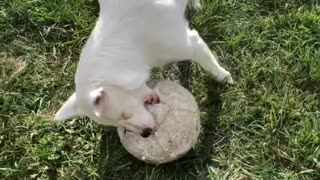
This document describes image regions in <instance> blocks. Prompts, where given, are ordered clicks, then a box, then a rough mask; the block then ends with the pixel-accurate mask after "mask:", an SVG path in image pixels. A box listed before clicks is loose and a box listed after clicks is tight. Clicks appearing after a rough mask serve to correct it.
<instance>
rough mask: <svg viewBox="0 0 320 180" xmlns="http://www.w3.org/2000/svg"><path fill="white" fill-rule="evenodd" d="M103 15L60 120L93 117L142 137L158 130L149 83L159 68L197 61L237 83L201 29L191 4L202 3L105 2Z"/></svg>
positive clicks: (161, 0) (102, 0) (193, 0)
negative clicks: (189, 14)
mask: <svg viewBox="0 0 320 180" xmlns="http://www.w3.org/2000/svg"><path fill="white" fill-rule="evenodd" d="M99 5H100V14H99V18H98V20H97V23H96V26H95V28H94V30H93V32H92V33H91V35H90V37H89V39H88V41H87V43H86V45H85V47H84V48H83V51H82V53H81V57H80V62H79V64H78V68H77V72H76V76H75V83H76V89H75V93H74V94H73V95H72V96H71V97H70V98H69V99H68V100H67V101H66V102H65V104H64V105H63V106H62V107H61V109H60V110H59V111H58V112H57V113H56V115H55V119H56V120H66V119H69V118H72V117H75V116H88V117H90V118H91V119H93V120H94V121H96V122H97V123H100V124H104V125H110V126H123V127H125V128H126V129H128V130H131V131H134V132H137V133H141V132H142V131H143V129H146V128H151V129H153V128H154V126H155V123H154V119H153V117H152V116H151V114H150V113H149V112H148V111H147V110H146V108H145V106H144V102H145V99H146V98H148V97H150V96H155V94H154V92H153V91H152V90H151V89H149V88H148V87H147V85H146V82H147V81H148V80H149V76H150V71H151V69H152V68H153V67H159V66H163V65H165V64H167V63H171V62H177V61H182V60H187V59H191V60H194V61H195V62H197V63H198V64H200V66H202V67H203V68H204V69H205V70H206V71H207V72H209V73H210V74H211V75H212V76H213V77H214V78H215V79H216V80H218V81H220V82H227V83H233V80H232V78H231V76H230V73H229V72H228V71H226V70H225V69H224V68H222V67H221V66H220V65H219V64H218V62H217V60H216V58H215V57H214V56H213V54H212V53H211V51H210V49H209V48H208V46H207V45H206V43H205V42H204V41H203V39H202V38H201V37H200V36H199V34H198V32H197V31H196V30H191V29H189V27H188V22H187V20H186V18H185V11H186V8H187V6H188V5H190V6H191V7H193V8H195V7H198V6H200V2H199V0H99Z"/></svg>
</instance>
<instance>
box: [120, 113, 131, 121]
mask: <svg viewBox="0 0 320 180" xmlns="http://www.w3.org/2000/svg"><path fill="white" fill-rule="evenodd" d="M121 116H122V118H123V119H124V120H127V119H129V118H130V117H131V115H130V114H128V113H122V114H121Z"/></svg>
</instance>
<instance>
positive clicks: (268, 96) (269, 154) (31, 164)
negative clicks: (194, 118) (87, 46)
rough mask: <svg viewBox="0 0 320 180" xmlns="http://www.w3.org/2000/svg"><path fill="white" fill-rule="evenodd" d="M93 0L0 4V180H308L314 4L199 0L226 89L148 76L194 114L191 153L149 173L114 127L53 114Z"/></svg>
mask: <svg viewBox="0 0 320 180" xmlns="http://www.w3.org/2000/svg"><path fill="white" fill-rule="evenodd" d="M97 13H98V4H97V2H96V1H92V0H87V1H82V0H50V1H48V0H6V1H0V84H1V85H0V125H1V128H0V179H210V180H220V179H221V180H222V179H290V180H291V179H319V178H320V111H319V109H320V4H319V2H318V1H316V0H277V1H273V0H251V1H244V0H212V1H209V0H206V1H203V9H202V11H201V12H198V13H195V14H192V16H191V22H192V26H193V27H196V28H197V29H198V30H199V31H200V34H201V35H202V36H203V38H204V39H205V40H206V42H208V44H209V45H210V47H211V48H212V49H213V50H214V51H215V52H216V53H217V55H218V57H219V59H220V62H221V64H223V66H224V67H226V68H227V69H228V70H230V72H231V73H232V74H233V77H234V79H235V80H236V84H235V85H234V86H222V85H219V84H218V83H216V82H215V81H214V80H212V79H211V78H209V77H208V75H207V74H206V73H205V72H204V71H203V70H202V69H201V68H200V67H199V66H198V65H196V64H194V63H188V62H186V63H180V64H174V65H170V66H167V67H165V68H164V69H161V70H158V71H157V73H156V74H155V78H170V79H172V80H175V81H178V82H181V84H182V85H184V86H185V87H186V88H188V89H189V90H190V91H191V92H192V93H193V94H194V95H195V96H196V99H197V101H198V103H199V105H200V107H201V117H202V125H203V132H202V134H201V138H200V140H201V142H200V143H199V144H198V146H197V147H196V148H195V149H194V150H192V151H190V153H188V154H187V155H186V156H185V157H184V158H182V159H180V160H178V161H176V162H173V163H170V164H166V165H159V166H151V165H146V164H144V163H143V162H140V161H138V160H136V159H135V158H133V157H132V156H131V155H129V154H128V153H127V152H126V151H125V150H124V149H123V148H122V146H121V144H120V142H119V139H118V137H117V135H116V131H115V129H114V128H106V127H101V126H98V125H96V124H94V123H93V122H91V121H90V120H88V119H87V118H82V119H80V118H79V119H74V120H71V121H68V122H66V123H56V122H53V121H51V119H52V115H53V114H54V112H55V111H56V110H57V109H58V108H59V107H60V105H61V104H62V103H63V101H64V100H66V98H67V97H68V96H69V95H70V94H71V92H72V90H73V88H74V84H73V76H74V72H75V67H76V63H77V61H78V57H79V53H80V51H81V48H82V46H83V45H84V43H85V41H86V38H87V37H88V35H89V33H90V31H91V29H92V28H93V26H94V22H95V19H96V17H97Z"/></svg>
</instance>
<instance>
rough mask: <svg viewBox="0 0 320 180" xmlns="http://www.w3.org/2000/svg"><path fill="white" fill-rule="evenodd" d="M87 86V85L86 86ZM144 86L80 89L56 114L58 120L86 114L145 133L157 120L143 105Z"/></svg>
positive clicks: (110, 124)
mask: <svg viewBox="0 0 320 180" xmlns="http://www.w3.org/2000/svg"><path fill="white" fill-rule="evenodd" d="M84 89H88V88H84ZM143 93H144V92H143V91H142V90H141V89H135V90H127V89H123V88H120V87H116V86H106V87H96V88H92V89H90V90H78V91H76V93H74V94H73V95H72V96H70V97H69V99H68V100H67V101H66V102H65V103H64V104H63V106H62V107H61V108H60V109H59V111H58V112H57V113H56V115H55V119H56V120H59V121H63V120H67V119H70V118H72V117H76V116H87V117H89V118H91V119H92V120H94V121H95V122H97V123H99V124H103V125H107V126H117V127H124V128H125V129H126V130H129V131H133V132H136V133H140V134H141V135H146V134H148V132H150V130H151V129H154V127H155V120H154V118H153V116H152V115H151V114H150V112H148V111H147V110H146V108H145V105H144V101H143V98H144V95H145V94H143Z"/></svg>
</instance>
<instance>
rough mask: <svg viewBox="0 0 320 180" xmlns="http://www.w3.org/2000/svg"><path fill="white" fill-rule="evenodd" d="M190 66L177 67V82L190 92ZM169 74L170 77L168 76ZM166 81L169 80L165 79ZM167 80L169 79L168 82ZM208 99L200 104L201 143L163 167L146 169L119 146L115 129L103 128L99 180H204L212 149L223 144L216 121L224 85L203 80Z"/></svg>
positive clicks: (222, 136)
mask: <svg viewBox="0 0 320 180" xmlns="http://www.w3.org/2000/svg"><path fill="white" fill-rule="evenodd" d="M190 66H191V63H189V62H184V63H179V65H177V66H176V67H177V68H178V71H179V72H180V75H179V80H178V81H179V82H180V84H181V85H182V86H184V87H185V88H187V89H189V90H190V91H192V85H191V84H192V83H190V82H191V79H192V77H191V76H192V73H190V71H191V68H190ZM169 74H170V73H169ZM165 78H168V77H165ZM168 79H170V77H169V78H168ZM205 81H206V88H207V99H206V101H205V102H204V103H201V104H199V107H200V110H201V111H203V112H205V113H203V114H204V115H202V116H201V122H202V123H201V124H202V132H201V134H200V138H199V139H200V142H199V143H198V144H197V146H196V147H195V149H192V150H190V151H189V153H187V154H186V155H185V156H184V157H183V158H181V159H179V160H177V161H174V162H172V163H168V164H163V165H158V166H154V165H147V164H145V163H144V162H141V161H139V160H137V159H136V158H134V157H133V156H131V155H130V154H129V153H128V152H127V151H126V150H125V149H124V148H123V147H122V145H121V143H120V140H119V137H118V135H117V132H116V129H115V128H105V130H104V132H103V136H102V139H101V148H100V157H101V158H100V162H99V173H100V177H101V179H121V180H124V179H205V178H206V177H208V175H209V174H208V173H209V170H208V169H209V167H212V166H213V167H216V166H217V164H215V162H214V161H213V157H214V156H215V147H217V146H220V145H221V143H223V142H224V139H225V136H224V135H223V134H222V133H220V132H219V130H218V128H217V121H218V117H219V112H220V110H221V106H222V105H221V104H222V103H221V100H220V95H219V94H220V91H221V89H222V88H223V85H220V84H219V83H217V82H215V81H214V80H212V79H211V78H206V80H205Z"/></svg>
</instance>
